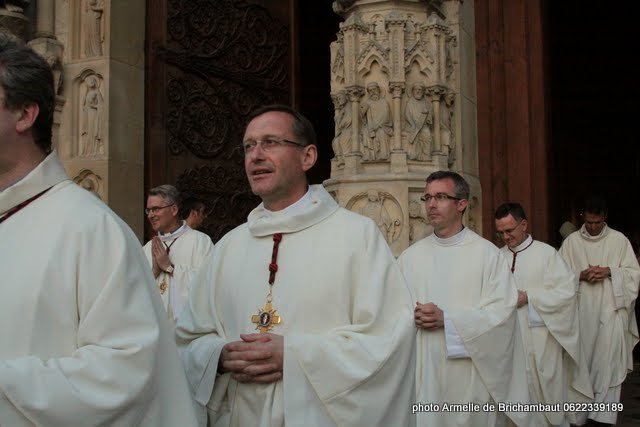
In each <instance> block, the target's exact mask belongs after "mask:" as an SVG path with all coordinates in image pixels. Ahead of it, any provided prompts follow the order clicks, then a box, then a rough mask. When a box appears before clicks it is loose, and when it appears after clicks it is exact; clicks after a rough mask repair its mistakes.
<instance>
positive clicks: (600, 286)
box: [560, 197, 640, 424]
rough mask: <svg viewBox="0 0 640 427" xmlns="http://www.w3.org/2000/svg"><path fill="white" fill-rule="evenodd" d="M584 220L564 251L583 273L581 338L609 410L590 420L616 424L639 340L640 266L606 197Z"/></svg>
mask: <svg viewBox="0 0 640 427" xmlns="http://www.w3.org/2000/svg"><path fill="white" fill-rule="evenodd" d="M582 219H583V220H584V224H583V225H582V227H581V228H580V230H578V231H577V232H575V233H572V234H570V235H569V236H568V237H567V238H566V239H565V240H564V242H563V243H562V247H561V248H560V255H562V257H563V258H564V260H565V261H566V262H567V264H569V267H570V268H571V269H572V270H573V272H574V273H575V275H576V277H579V285H578V286H579V287H578V312H579V314H580V339H581V341H582V347H583V349H584V354H585V356H586V357H587V366H588V367H589V372H590V375H591V384H592V386H593V392H594V396H595V402H596V403H602V404H604V405H606V406H604V408H606V409H607V410H605V411H593V412H590V413H589V418H591V419H592V420H595V421H597V422H600V423H608V424H615V422H616V418H617V412H618V409H619V408H618V406H616V405H617V404H618V402H620V391H621V388H622V382H623V381H624V379H625V378H626V376H627V373H628V372H631V371H632V370H633V353H632V352H633V347H635V345H636V344H637V343H638V326H637V324H636V317H635V311H634V307H635V301H636V297H637V295H638V283H639V281H640V266H638V260H637V259H636V257H635V255H634V253H633V249H632V247H631V243H629V240H628V239H627V238H626V237H625V236H624V234H622V233H620V232H619V231H616V230H614V229H612V228H609V226H607V223H606V222H605V221H606V219H607V206H606V202H605V201H604V199H602V198H599V197H591V198H589V199H587V200H586V202H585V205H584V211H583V212H582Z"/></svg>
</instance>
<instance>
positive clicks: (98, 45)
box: [84, 0, 104, 57]
mask: <svg viewBox="0 0 640 427" xmlns="http://www.w3.org/2000/svg"><path fill="white" fill-rule="evenodd" d="M103 12H104V0H86V9H85V20H86V37H87V40H86V44H85V47H84V53H85V55H86V56H88V57H91V56H102V42H103V41H104V34H103V31H102V15H103Z"/></svg>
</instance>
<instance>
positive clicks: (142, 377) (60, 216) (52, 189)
mask: <svg viewBox="0 0 640 427" xmlns="http://www.w3.org/2000/svg"><path fill="white" fill-rule="evenodd" d="M54 105H55V93H54V87H53V74H52V72H51V69H50V67H49V66H48V65H47V63H46V62H45V60H44V59H43V58H41V57H40V56H39V55H38V54H37V53H35V52H34V51H33V50H31V49H29V48H28V47H27V46H25V45H24V43H22V42H20V41H18V40H17V39H15V38H13V37H11V36H8V35H6V34H2V33H0V254H2V256H1V257H0V271H2V275H3V280H2V281H1V282H0V293H2V298H0V342H2V345H0V425H2V426H10V427H25V426H30V427H32V426H34V425H38V426H48V427H60V426H80V425H108V426H120V427H128V426H147V427H157V426H160V427H162V426H166V427H170V426H171V427H174V426H177V425H180V426H194V425H196V418H195V411H194V406H193V403H192V402H191V400H190V399H189V392H188V389H187V383H186V380H185V377H184V373H183V371H182V369H181V366H180V362H179V359H178V352H177V349H176V346H175V343H174V340H173V331H172V330H171V328H170V327H169V324H168V323H167V322H166V321H165V320H164V317H165V313H164V312H163V309H162V305H161V304H160V301H159V300H158V298H157V296H156V295H155V294H154V293H153V285H152V284H153V279H152V277H151V275H150V274H149V267H148V266H147V263H146V261H145V258H144V255H143V254H142V251H141V250H140V243H139V242H138V239H137V238H136V236H135V235H134V234H133V233H132V232H131V230H130V229H129V227H128V226H127V225H126V224H125V223H124V222H123V221H122V220H121V219H120V218H118V217H117V216H116V215H115V214H114V213H113V212H112V211H111V210H110V209H109V208H108V207H107V206H105V205H104V204H103V203H102V201H100V200H99V199H98V198H97V197H94V196H93V195H92V194H91V193H89V192H88V191H86V190H84V189H82V188H80V187H78V186H77V185H75V184H74V183H73V181H71V180H70V179H69V177H68V176H67V175H66V173H65V171H64V168H63V166H62V163H61V162H60V160H59V159H58V156H57V154H56V153H55V152H54V151H52V149H51V127H52V123H53V109H54Z"/></svg>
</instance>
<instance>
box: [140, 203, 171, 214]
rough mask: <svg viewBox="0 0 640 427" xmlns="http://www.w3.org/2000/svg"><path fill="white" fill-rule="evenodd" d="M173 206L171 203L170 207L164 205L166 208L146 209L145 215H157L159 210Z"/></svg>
mask: <svg viewBox="0 0 640 427" xmlns="http://www.w3.org/2000/svg"><path fill="white" fill-rule="evenodd" d="M173 205H175V203H171V204H170V205H166V206H154V207H152V208H146V209H145V210H144V213H145V215H149V214H150V213H154V214H155V213H158V212H160V210H162V209H164V208H168V207H169V206H173Z"/></svg>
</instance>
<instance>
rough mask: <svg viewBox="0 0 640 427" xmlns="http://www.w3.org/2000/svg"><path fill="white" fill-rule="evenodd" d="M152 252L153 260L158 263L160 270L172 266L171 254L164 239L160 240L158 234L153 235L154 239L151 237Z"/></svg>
mask: <svg viewBox="0 0 640 427" xmlns="http://www.w3.org/2000/svg"><path fill="white" fill-rule="evenodd" d="M151 254H152V256H153V261H154V262H155V263H156V264H157V265H158V267H159V268H160V270H162V271H166V270H167V269H168V268H169V267H170V266H171V260H170V259H169V254H167V250H166V249H165V247H164V243H162V240H160V237H158V236H153V239H151Z"/></svg>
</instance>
